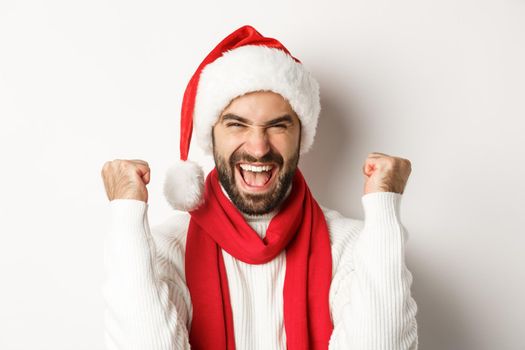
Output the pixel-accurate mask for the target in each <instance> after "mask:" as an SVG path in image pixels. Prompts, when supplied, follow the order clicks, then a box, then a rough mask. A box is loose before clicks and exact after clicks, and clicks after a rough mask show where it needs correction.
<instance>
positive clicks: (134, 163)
mask: <svg viewBox="0 0 525 350" xmlns="http://www.w3.org/2000/svg"><path fill="white" fill-rule="evenodd" d="M102 179H103V180H104V187H105V188H106V194H107V196H108V199H109V200H110V201H112V200H113V199H138V200H140V201H143V202H146V203H147V202H148V190H147V189H146V185H147V184H148V183H149V181H150V168H149V165H148V163H147V162H145V161H143V160H140V159H130V160H128V159H115V160H112V161H108V162H106V163H104V166H103V167H102Z"/></svg>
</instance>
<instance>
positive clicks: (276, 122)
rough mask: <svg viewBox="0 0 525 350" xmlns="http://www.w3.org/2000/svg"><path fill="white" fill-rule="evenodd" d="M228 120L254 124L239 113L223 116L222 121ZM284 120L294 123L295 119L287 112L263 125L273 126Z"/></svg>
mask: <svg viewBox="0 0 525 350" xmlns="http://www.w3.org/2000/svg"><path fill="white" fill-rule="evenodd" d="M226 120H236V121H238V122H241V123H244V124H248V125H252V124H253V123H252V122H251V121H249V120H248V119H246V118H243V117H239V116H238V115H235V114H232V113H228V114H225V115H223V116H222V118H221V122H224V121H226ZM282 122H288V123H290V124H293V119H292V117H291V116H290V115H289V114H285V115H283V116H281V117H278V118H275V119H272V120H270V121H267V122H266V123H264V124H263V126H271V125H275V124H279V123H282Z"/></svg>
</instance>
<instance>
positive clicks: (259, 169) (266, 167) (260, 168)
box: [240, 164, 273, 173]
mask: <svg viewBox="0 0 525 350" xmlns="http://www.w3.org/2000/svg"><path fill="white" fill-rule="evenodd" d="M240 167H241V168H242V170H247V171H253V172H255V173H260V172H263V171H270V170H272V168H273V166H272V165H262V166H255V165H249V164H241V165H240Z"/></svg>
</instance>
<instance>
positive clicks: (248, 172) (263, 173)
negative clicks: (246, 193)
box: [235, 163, 278, 191]
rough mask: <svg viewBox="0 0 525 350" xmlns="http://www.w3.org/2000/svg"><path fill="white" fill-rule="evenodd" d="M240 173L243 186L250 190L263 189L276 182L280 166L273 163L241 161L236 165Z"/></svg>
mask: <svg viewBox="0 0 525 350" xmlns="http://www.w3.org/2000/svg"><path fill="white" fill-rule="evenodd" d="M235 168H236V169H237V171H238V172H239V174H240V178H241V181H240V182H241V185H242V187H244V188H246V189H248V190H250V191H254V190H255V191H263V190H266V189H268V188H269V187H270V186H271V185H272V184H273V182H274V179H275V177H276V173H277V170H278V166H277V165H276V164H273V163H270V164H268V163H266V164H262V163H257V164H254V163H239V164H237V166H236V167H235Z"/></svg>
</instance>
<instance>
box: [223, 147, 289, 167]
mask: <svg viewBox="0 0 525 350" xmlns="http://www.w3.org/2000/svg"><path fill="white" fill-rule="evenodd" d="M238 162H248V163H277V164H278V165H279V166H280V167H282V166H283V164H284V159H283V157H282V156H281V155H280V154H278V153H275V152H274V151H272V150H270V151H269V152H268V153H266V154H265V155H264V156H262V157H260V158H257V157H254V156H252V155H251V154H248V153H246V152H235V153H233V154H232V155H231V157H230V166H231V167H234V166H235V164H236V163H238Z"/></svg>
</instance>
